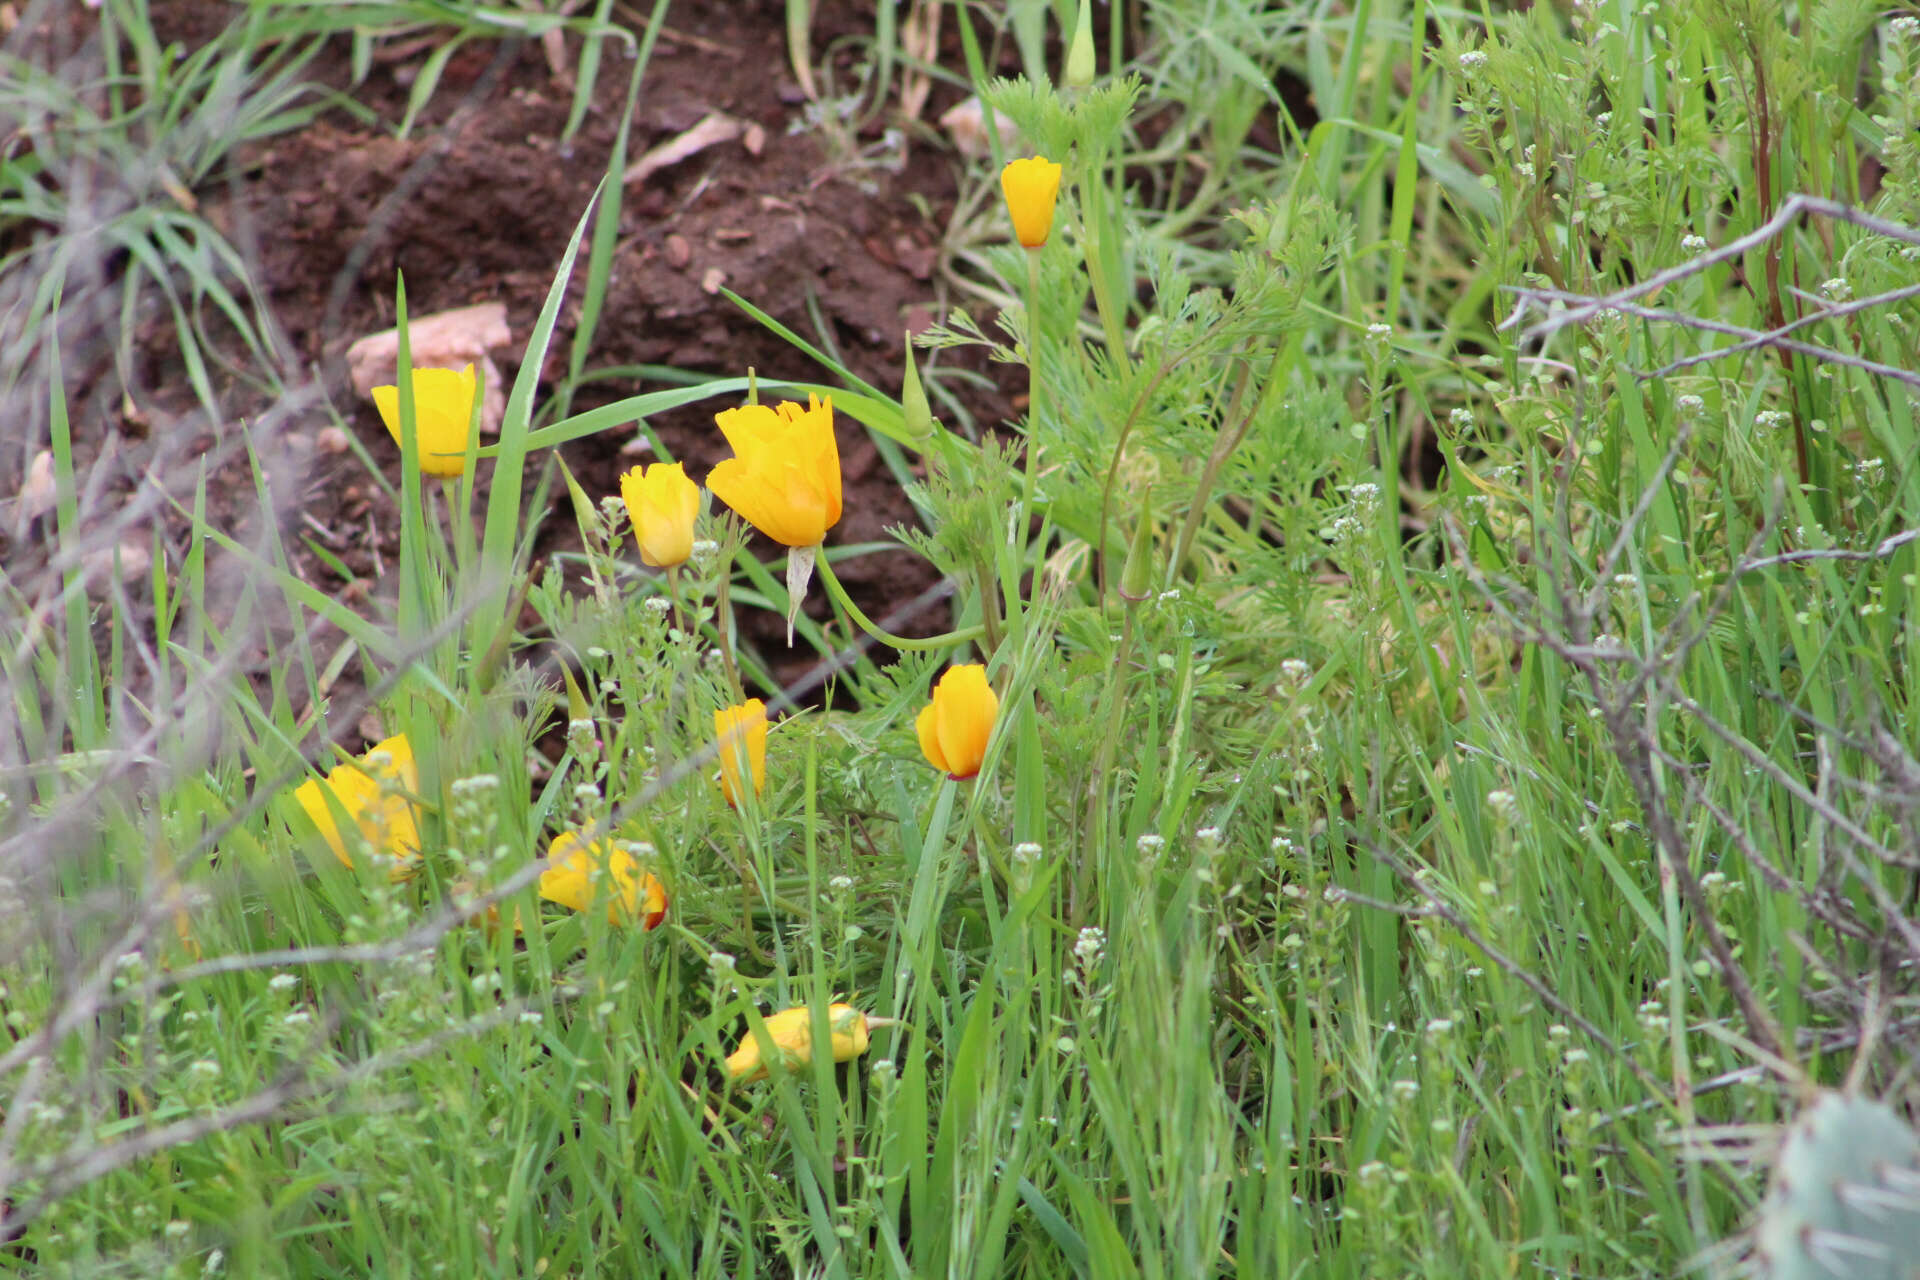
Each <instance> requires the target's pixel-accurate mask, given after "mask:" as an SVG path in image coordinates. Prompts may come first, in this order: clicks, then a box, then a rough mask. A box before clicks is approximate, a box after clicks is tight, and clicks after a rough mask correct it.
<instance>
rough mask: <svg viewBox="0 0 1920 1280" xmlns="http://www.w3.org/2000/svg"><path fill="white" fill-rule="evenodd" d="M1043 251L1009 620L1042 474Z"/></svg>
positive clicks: (1031, 299) (1034, 263)
mask: <svg viewBox="0 0 1920 1280" xmlns="http://www.w3.org/2000/svg"><path fill="white" fill-rule="evenodd" d="M1041 391H1042V386H1041V381H1040V251H1039V250H1038V249H1029V250H1027V466H1026V476H1025V479H1024V480H1023V482H1022V484H1021V486H1020V528H1019V532H1018V533H1016V534H1015V535H1014V537H1015V543H1014V545H1015V547H1016V548H1017V549H1018V552H1019V554H1017V555H1016V556H1015V557H1014V561H1013V566H1014V573H1015V575H1016V578H1015V581H1014V582H1013V583H1011V584H1007V619H1008V621H1010V622H1011V621H1015V620H1017V619H1018V617H1019V616H1020V604H1021V601H1020V586H1019V580H1018V577H1017V575H1018V574H1019V573H1020V571H1021V567H1022V566H1023V565H1025V564H1026V562H1027V532H1028V530H1029V528H1030V527H1031V526H1032V524H1033V496H1034V493H1035V491H1036V484H1035V481H1036V479H1037V478H1038V476H1039V473H1040V393H1041Z"/></svg>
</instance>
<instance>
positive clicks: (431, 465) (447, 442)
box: [373, 365, 475, 476]
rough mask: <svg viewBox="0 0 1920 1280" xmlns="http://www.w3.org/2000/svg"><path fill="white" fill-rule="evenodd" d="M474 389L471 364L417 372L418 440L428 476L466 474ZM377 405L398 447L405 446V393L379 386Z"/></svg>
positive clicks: (415, 429) (415, 430)
mask: <svg viewBox="0 0 1920 1280" xmlns="http://www.w3.org/2000/svg"><path fill="white" fill-rule="evenodd" d="M474 386H475V384H474V378H473V366H472V365H468V366H467V367H466V368H464V369H415V370H414V371H413V435H414V444H415V446H416V447H417V448H418V449H419V451H420V470H421V471H422V472H423V473H424V474H426V475H430V476H457V475H459V474H460V473H462V472H463V471H465V470H466V469H467V428H468V426H469V425H470V424H471V423H472V422H473V396H474ZM373 405H374V407H375V408H376V409H378V410H380V421H382V422H384V423H386V424H387V433H388V434H389V435H391V436H392V437H393V442H394V443H395V444H400V388H399V387H375V388H374V389H373ZM402 447H403V448H404V447H405V446H402Z"/></svg>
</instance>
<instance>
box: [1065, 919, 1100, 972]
mask: <svg viewBox="0 0 1920 1280" xmlns="http://www.w3.org/2000/svg"><path fill="white" fill-rule="evenodd" d="M1073 954H1074V955H1075V956H1077V957H1079V959H1080V963H1081V964H1083V965H1085V966H1087V967H1088V968H1092V967H1093V966H1095V965H1097V964H1099V963H1100V961H1101V959H1102V958H1103V957H1105V955H1106V954H1107V934H1106V931H1105V930H1104V929H1099V928H1096V927H1094V926H1093V925H1088V926H1087V927H1086V928H1084V929H1082V930H1081V931H1080V936H1079V938H1078V939H1076V940H1075V942H1074V944H1073Z"/></svg>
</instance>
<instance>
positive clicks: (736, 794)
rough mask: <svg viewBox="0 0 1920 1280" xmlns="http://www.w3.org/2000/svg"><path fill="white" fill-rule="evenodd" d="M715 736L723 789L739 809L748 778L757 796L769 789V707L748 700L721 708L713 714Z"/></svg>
mask: <svg viewBox="0 0 1920 1280" xmlns="http://www.w3.org/2000/svg"><path fill="white" fill-rule="evenodd" d="M713 736H714V739H715V741H716V742H717V743H718V745H719V748H720V789H721V790H722V791H723V792H725V793H726V797H727V803H728V804H730V805H732V806H733V807H734V808H736V809H737V808H739V807H740V797H741V796H743V795H744V794H745V793H746V792H745V781H744V779H745V778H747V777H751V778H752V780H753V794H755V795H756V796H757V795H759V794H760V793H761V792H762V791H765V790H766V789H767V704H766V703H764V702H762V701H761V700H760V699H758V698H748V699H747V700H746V701H745V702H743V703H741V704H740V705H739V706H737V707H722V708H721V709H720V710H718V711H716V712H714V713H713ZM743 757H744V758H743Z"/></svg>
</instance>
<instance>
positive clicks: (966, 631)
mask: <svg viewBox="0 0 1920 1280" xmlns="http://www.w3.org/2000/svg"><path fill="white" fill-rule="evenodd" d="M814 572H816V573H817V574H819V576H820V581H821V582H823V583H825V584H826V588H827V594H828V595H830V596H832V597H833V598H834V601H835V603H837V604H838V605H839V606H840V607H841V608H842V609H845V610H846V611H847V616H848V617H849V618H852V619H853V621H854V624H855V625H856V626H858V627H859V628H860V629H861V630H862V631H864V632H866V633H867V634H868V635H870V636H872V637H873V638H874V639H875V640H878V641H879V642H880V643H881V644H884V645H889V646H891V647H893V648H895V649H900V650H903V651H907V652H924V651H926V650H929V649H945V648H949V647H950V646H952V645H956V644H964V643H965V642H967V641H969V640H973V639H977V638H978V637H979V636H980V635H982V634H983V633H984V632H985V630H986V628H985V627H983V626H980V625H978V624H976V625H974V626H971V627H962V628H961V629H960V630H958V631H949V632H947V633H946V634H945V635H942V636H928V637H927V638H926V639H924V640H912V639H909V638H907V637H906V636H896V635H894V634H893V633H892V632H891V631H886V630H883V629H882V628H881V627H880V624H878V623H877V622H875V621H874V620H873V619H872V618H869V617H868V616H867V615H866V614H865V613H864V612H862V611H861V609H860V606H859V605H857V604H855V603H854V602H853V597H852V596H849V595H848V594H847V589H846V588H845V587H843V586H841V585H840V579H838V578H836V577H834V575H833V564H832V562H831V561H829V560H828V559H827V558H826V557H825V556H821V557H820V559H819V561H818V562H817V563H816V564H815V565H814Z"/></svg>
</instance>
